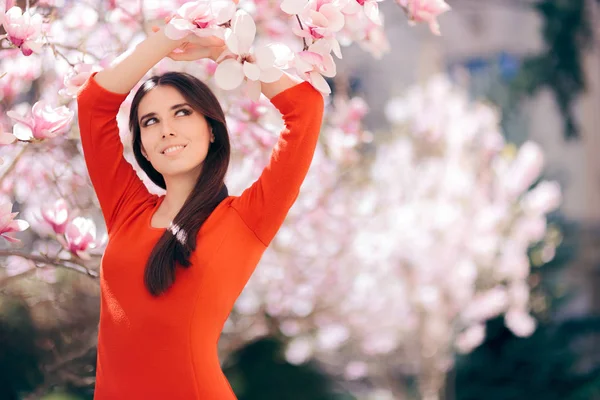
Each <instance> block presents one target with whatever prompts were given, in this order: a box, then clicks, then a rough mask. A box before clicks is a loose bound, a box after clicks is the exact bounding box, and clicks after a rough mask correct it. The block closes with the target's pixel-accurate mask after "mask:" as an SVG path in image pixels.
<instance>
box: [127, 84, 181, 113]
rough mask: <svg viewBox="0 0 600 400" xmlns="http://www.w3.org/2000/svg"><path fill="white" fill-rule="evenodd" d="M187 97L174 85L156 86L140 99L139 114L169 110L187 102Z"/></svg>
mask: <svg viewBox="0 0 600 400" xmlns="http://www.w3.org/2000/svg"><path fill="white" fill-rule="evenodd" d="M185 102H186V99H185V97H183V95H182V94H181V93H179V91H178V90H177V89H175V88H174V87H172V86H156V87H155V88H154V89H152V90H150V91H149V92H148V93H146V95H145V96H144V97H143V98H142V100H141V101H140V105H139V108H138V114H139V115H144V114H146V113H149V112H160V111H162V110H169V109H170V108H171V106H173V105H175V104H180V103H185Z"/></svg>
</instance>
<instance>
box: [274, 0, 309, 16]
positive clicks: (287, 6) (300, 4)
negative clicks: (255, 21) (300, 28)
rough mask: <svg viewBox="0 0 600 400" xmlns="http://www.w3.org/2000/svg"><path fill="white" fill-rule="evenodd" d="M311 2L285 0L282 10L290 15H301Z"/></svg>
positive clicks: (306, 0) (305, 0) (282, 3)
mask: <svg viewBox="0 0 600 400" xmlns="http://www.w3.org/2000/svg"><path fill="white" fill-rule="evenodd" d="M308 1H309V0H283V1H282V2H281V6H280V7H281V10H282V11H283V12H284V13H286V14H290V15H294V14H301V13H302V12H303V11H304V10H305V9H306V7H307V6H308Z"/></svg>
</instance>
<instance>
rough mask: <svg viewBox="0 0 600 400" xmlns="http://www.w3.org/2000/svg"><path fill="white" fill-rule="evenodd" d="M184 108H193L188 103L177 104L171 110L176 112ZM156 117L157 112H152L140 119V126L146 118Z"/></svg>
mask: <svg viewBox="0 0 600 400" xmlns="http://www.w3.org/2000/svg"><path fill="white" fill-rule="evenodd" d="M183 106H188V107H191V106H190V105H189V104H188V103H181V104H175V105H174V106H173V107H171V110H175V109H177V108H180V107H183ZM155 115H156V113H155V112H151V113H148V114H145V115H143V116H142V118H140V124H141V123H142V122H143V121H144V118H147V117H153V116H155Z"/></svg>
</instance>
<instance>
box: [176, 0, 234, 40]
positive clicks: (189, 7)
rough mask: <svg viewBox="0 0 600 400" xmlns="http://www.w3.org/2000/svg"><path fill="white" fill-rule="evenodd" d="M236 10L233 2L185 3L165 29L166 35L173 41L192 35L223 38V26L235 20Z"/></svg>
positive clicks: (221, 0) (224, 0) (220, 0)
mask: <svg viewBox="0 0 600 400" xmlns="http://www.w3.org/2000/svg"><path fill="white" fill-rule="evenodd" d="M235 9H236V5H235V3H234V2H233V1H232V0H213V1H210V2H205V1H193V2H189V3H185V4H184V5H183V6H181V7H180V8H179V10H177V13H176V16H175V18H173V19H171V21H169V24H168V25H167V26H166V27H165V34H166V35H167V37H169V38H170V39H173V40H179V39H183V38H184V37H186V36H187V35H188V34H190V33H194V34H196V35H198V36H202V37H205V36H217V37H220V38H223V32H224V28H223V27H221V25H222V24H224V23H226V22H229V21H230V20H231V19H232V18H233V16H234V14H235Z"/></svg>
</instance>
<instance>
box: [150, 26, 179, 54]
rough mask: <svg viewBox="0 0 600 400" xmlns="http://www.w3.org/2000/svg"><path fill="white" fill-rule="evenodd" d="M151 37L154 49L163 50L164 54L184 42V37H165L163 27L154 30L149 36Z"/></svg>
mask: <svg viewBox="0 0 600 400" xmlns="http://www.w3.org/2000/svg"><path fill="white" fill-rule="evenodd" d="M151 39H152V40H153V41H154V43H153V45H155V46H156V50H157V51H158V50H159V49H160V50H161V52H164V55H165V56H166V55H168V54H169V53H170V52H172V51H173V50H175V49H176V48H178V47H179V46H181V45H182V44H183V43H184V42H185V38H182V39H170V38H169V37H167V35H166V34H165V29H164V27H162V28H160V30H158V31H157V32H155V33H154V34H153V36H151Z"/></svg>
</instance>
